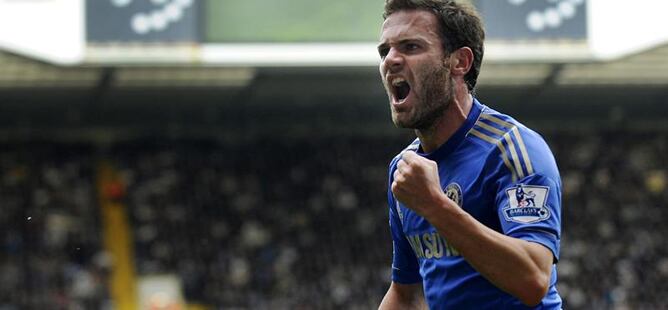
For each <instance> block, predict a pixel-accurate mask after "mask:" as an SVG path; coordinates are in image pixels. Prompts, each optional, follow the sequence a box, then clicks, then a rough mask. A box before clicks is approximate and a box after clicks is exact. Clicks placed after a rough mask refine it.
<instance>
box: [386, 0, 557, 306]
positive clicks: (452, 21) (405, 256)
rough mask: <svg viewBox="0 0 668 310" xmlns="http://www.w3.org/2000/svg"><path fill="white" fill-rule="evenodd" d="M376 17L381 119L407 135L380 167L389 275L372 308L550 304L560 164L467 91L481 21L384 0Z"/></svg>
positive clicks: (533, 137)
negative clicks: (410, 135)
mask: <svg viewBox="0 0 668 310" xmlns="http://www.w3.org/2000/svg"><path fill="white" fill-rule="evenodd" d="M384 18H385V22H384V23H383V27H382V33H381V38H380V44H379V45H378V52H379V54H380V57H381V60H382V61H381V64H380V74H381V77H382V80H383V84H384V86H385V88H386V90H387V94H388V97H389V101H390V108H391V111H392V121H393V122H394V124H395V125H397V126H398V127H402V128H412V129H414V130H415V133H416V135H417V139H416V140H415V141H414V142H413V143H412V144H410V145H409V146H408V147H407V148H406V149H405V150H404V151H403V152H401V154H399V155H397V157H395V158H394V160H393V161H392V163H391V165H390V177H389V184H390V190H388V202H389V206H390V229H391V232H392V239H393V246H394V254H393V264H392V284H391V285H390V288H389V289H388V291H387V293H386V295H385V297H384V298H383V301H382V302H381V305H380V309H413V308H421V307H424V305H425V302H426V304H427V305H428V306H429V308H430V309H561V298H560V297H559V295H558V293H557V290H556V282H557V277H556V265H555V263H556V262H557V260H558V258H559V239H560V236H561V228H560V222H561V181H560V177H559V172H558V170H557V166H556V163H555V160H554V157H553V156H552V153H551V151H550V150H549V148H548V146H547V145H546V143H545V142H544V141H543V139H542V138H541V137H540V135H538V134H537V133H535V132H534V131H532V130H530V129H528V128H527V127H525V126H524V125H522V124H520V123H518V122H517V121H515V120H514V119H512V118H511V117H509V116H506V115H504V114H501V113H499V112H496V111H494V110H493V109H491V108H489V107H487V106H485V105H483V104H481V103H480V102H479V101H478V100H477V99H475V98H474V97H473V95H472V93H473V89H474V87H475V85H476V80H477V76H478V73H479V71H480V65H481V62H482V56H483V40H484V30H483V27H482V23H481V21H480V18H479V17H478V15H477V14H476V13H475V11H473V10H472V9H470V8H468V7H466V6H463V5H461V4H459V3H456V2H455V1H447V0H386V3H385V13H384ZM518 191H523V192H525V191H532V193H533V195H534V196H533V200H534V204H533V206H531V207H526V206H524V204H522V205H520V202H519V201H518V200H517V195H516V194H521V193H518Z"/></svg>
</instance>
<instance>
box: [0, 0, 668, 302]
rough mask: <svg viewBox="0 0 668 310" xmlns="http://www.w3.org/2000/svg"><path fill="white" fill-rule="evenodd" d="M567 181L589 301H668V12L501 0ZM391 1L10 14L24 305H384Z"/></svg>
mask: <svg viewBox="0 0 668 310" xmlns="http://www.w3.org/2000/svg"><path fill="white" fill-rule="evenodd" d="M470 2H472V3H473V4H474V5H475V6H476V7H477V8H478V9H479V11H480V12H481V15H482V16H483V18H484V21H485V23H486V26H487V32H488V40H487V44H486V54H485V60H484V64H483V67H482V73H481V76H480V79H479V82H478V85H479V87H478V89H477V92H476V96H477V97H478V98H479V99H480V100H481V101H482V102H483V103H485V104H487V105H489V106H491V107H493V108H494V109H497V110H500V111H502V112H504V113H508V114H510V115H512V116H514V117H515V118H517V119H518V120H519V121H521V122H523V123H525V124H527V125H528V126H530V127H532V128H534V129H536V130H537V131H539V132H540V133H541V134H542V135H543V136H544V137H545V138H546V140H547V142H548V144H549V145H550V147H551V148H552V150H553V152H554V153H555V156H556V158H557V161H558V165H559V168H560V170H561V174H562V179H563V185H564V186H563V211H562V212H563V223H562V226H563V229H562V230H563V236H562V241H561V260H560V262H559V265H558V272H559V281H560V282H559V287H558V289H559V291H560V293H561V296H562V297H563V299H564V308H565V309H662V308H668V299H667V298H666V296H668V247H666V242H665V236H666V235H667V234H668V228H667V226H666V225H665V223H664V221H666V220H667V219H668V208H667V207H668V205H667V204H668V191H667V190H666V182H667V181H666V178H667V173H668V156H666V154H668V101H667V100H668V99H666V98H668V45H667V44H668V24H667V23H668V22H667V20H668V19H666V18H665V17H664V16H662V15H664V14H665V12H666V11H668V10H666V9H668V8H666V6H667V5H666V4H663V1H650V0H638V1H634V2H633V6H632V7H631V5H630V4H628V3H627V2H626V1H621V0H608V1H605V2H604V1H602V0H588V1H587V0H534V1H525V0H478V1H470ZM382 8H383V1H382V0H365V1H354V0H337V1H330V0H286V1H280V2H278V1H268V0H244V1H242V0H202V1H195V0H150V1H149V0H134V1H133V0H88V1H84V0H22V1H15V0H0V210H1V211H0V248H1V251H0V309H2V310H12V309H195V310H199V309H374V308H376V307H377V305H378V303H379V302H380V300H381V298H382V296H383V295H384V293H385V291H386V289H387V287H388V286H389V283H390V265H391V251H392V250H391V239H390V234H389V228H388V224H387V221H388V216H387V214H388V209H387V206H386V186H387V184H386V182H387V181H386V179H387V167H388V164H389V161H390V160H391V158H392V157H393V156H394V155H395V154H396V153H397V152H399V151H400V150H402V149H403V147H404V146H405V145H407V144H408V143H410V142H411V141H412V139H413V133H412V132H410V131H406V130H400V129H396V128H394V127H393V125H392V123H391V120H390V116H389V108H388V103H387V98H386V95H385V93H384V90H383V88H382V85H381V83H380V79H379V76H378V72H377V71H378V69H377V66H378V62H379V59H378V56H377V55H376V48H375V46H376V42H377V38H378V34H379V29H380V25H381V23H382V17H381V14H382Z"/></svg>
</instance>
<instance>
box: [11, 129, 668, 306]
mask: <svg viewBox="0 0 668 310" xmlns="http://www.w3.org/2000/svg"><path fill="white" fill-rule="evenodd" d="M546 138H547V140H548V142H549V143H550V144H551V146H552V148H553V150H554V152H555V155H556V157H557V159H558V163H559V166H560V169H561V172H562V178H563V183H564V187H563V190H564V193H563V198H564V200H563V201H564V203H563V231H564V234H563V236H562V256H561V260H560V262H559V268H558V270H559V277H560V284H559V290H560V292H561V294H562V296H563V297H564V299H565V308H567V309H660V308H665V307H667V306H668V304H666V301H665V299H664V298H663V296H665V295H666V293H668V286H667V285H666V281H665V280H666V278H668V252H667V251H666V249H665V247H664V246H662V245H663V244H664V242H663V236H665V234H666V233H667V232H668V231H666V228H665V225H663V223H662V219H665V218H666V217H667V216H668V214H666V213H667V212H668V211H666V210H665V202H666V201H668V194H667V192H666V176H667V175H666V173H667V172H668V159H666V157H665V156H663V155H662V154H666V152H668V133H666V132H665V131H643V132H617V131H591V132H588V133H582V132H579V133H569V132H563V131H559V132H550V133H549V134H547V135H546ZM156 141H157V142H156ZM408 141H410V137H407V136H400V135H397V136H393V137H388V136H385V137H369V136H366V137H364V136H361V137H318V138H317V139H316V138H313V137H311V138H303V139H296V138H286V137H283V138H276V137H265V138H258V139H250V140H239V141H236V142H230V141H227V142H220V141H211V140H194V139H189V140H167V139H163V140H150V141H145V140H137V141H133V142H121V143H117V144H115V145H114V147H113V148H112V149H111V150H109V151H107V152H106V155H102V156H103V157H105V158H106V159H107V160H109V161H110V162H111V163H113V164H114V165H115V166H116V168H117V170H118V171H119V173H120V176H121V179H122V180H123V182H124V183H125V185H126V187H127V188H126V191H125V192H122V195H120V196H118V197H117V198H118V199H121V200H123V201H124V202H125V204H126V205H127V207H128V210H129V213H128V214H129V217H130V224H131V227H132V228H131V230H132V235H133V236H134V250H135V251H134V252H135V257H134V261H135V265H136V269H137V273H138V275H140V276H141V275H152V274H176V275H178V276H179V278H180V280H181V282H182V285H183V291H184V296H185V298H186V300H187V301H188V302H189V303H193V302H196V303H199V304H204V305H210V306H211V307H212V308H215V309H218V308H224V309H369V308H374V307H376V306H377V304H378V302H379V301H380V299H381V298H382V296H383V294H384V292H385V290H386V287H387V285H388V284H389V268H390V255H391V245H390V239H389V234H388V231H387V230H388V228H387V207H386V205H385V190H386V188H385V183H386V178H387V175H386V173H387V172H386V169H387V163H388V161H389V159H390V158H391V157H392V156H393V154H394V153H396V152H397V151H399V150H400V148H401V146H402V145H404V144H406V143H407V142H408ZM3 150H4V151H2V152H0V165H1V166H2V172H3V175H2V184H3V185H2V187H1V191H2V192H1V193H2V194H1V195H2V201H3V212H2V214H1V215H0V219H1V220H2V225H1V227H2V236H3V240H2V241H3V243H2V246H3V250H4V253H5V255H3V257H2V260H1V261H0V263H1V266H2V267H1V268H2V271H3V272H2V273H1V274H2V277H3V278H2V281H0V283H1V285H2V286H1V287H0V300H2V301H1V302H0V309H47V308H49V309H51V308H58V309H104V308H105V307H109V305H110V304H111V301H110V298H109V293H108V291H109V289H108V286H107V284H106V283H107V275H108V272H109V270H110V268H111V266H112V265H111V262H110V261H109V259H108V257H107V255H105V253H104V251H103V250H101V249H102V243H101V237H100V234H101V231H100V229H99V227H100V223H99V221H100V220H99V215H98V209H99V208H98V207H97V202H96V201H97V199H96V195H97V193H96V192H95V189H94V182H93V180H94V175H95V169H94V166H95V163H96V160H97V159H98V157H100V156H101V155H97V156H94V155H95V154H98V153H96V152H94V148H93V147H92V146H90V145H69V144H68V145H65V144H53V143H52V144H35V143H33V144H5V145H3ZM54 305H55V307H54Z"/></svg>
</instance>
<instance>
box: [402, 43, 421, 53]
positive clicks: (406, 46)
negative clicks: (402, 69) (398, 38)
mask: <svg viewBox="0 0 668 310" xmlns="http://www.w3.org/2000/svg"><path fill="white" fill-rule="evenodd" d="M418 48H420V46H419V45H417V44H415V43H406V44H404V49H406V50H407V51H414V50H417V49H418Z"/></svg>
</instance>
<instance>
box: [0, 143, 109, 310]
mask: <svg viewBox="0 0 668 310" xmlns="http://www.w3.org/2000/svg"><path fill="white" fill-rule="evenodd" d="M93 154H94V153H93V152H92V149H91V147H90V146H86V145H72V144H56V143H49V142H44V141H41V142H31V143H12V144H2V145H1V146H0V206H1V208H0V229H1V231H0V247H1V248H2V255H0V309H2V310H14V309H16V310H18V309H108V308H109V307H110V305H111V302H110V300H109V295H108V290H107V280H106V278H107V275H108V272H109V267H110V263H111V262H110V260H109V257H108V255H106V253H105V252H104V251H103V250H102V246H101V244H102V243H101V236H100V231H99V227H100V226H99V216H98V208H97V207H96V193H95V182H94V159H93Z"/></svg>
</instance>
